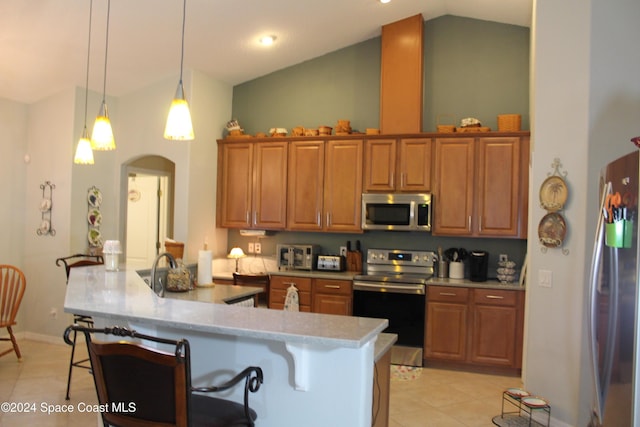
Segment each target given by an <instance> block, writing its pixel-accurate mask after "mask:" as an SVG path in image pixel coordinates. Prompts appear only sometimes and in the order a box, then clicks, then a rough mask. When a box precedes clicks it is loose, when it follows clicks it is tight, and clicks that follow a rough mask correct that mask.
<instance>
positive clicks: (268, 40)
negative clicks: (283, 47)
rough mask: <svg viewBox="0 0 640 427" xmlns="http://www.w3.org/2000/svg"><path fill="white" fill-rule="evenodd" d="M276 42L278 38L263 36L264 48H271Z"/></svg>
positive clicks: (261, 40) (261, 39)
mask: <svg viewBox="0 0 640 427" xmlns="http://www.w3.org/2000/svg"><path fill="white" fill-rule="evenodd" d="M275 41H276V36H262V37H260V44H262V45H264V46H271V45H272V44H274V43H275Z"/></svg>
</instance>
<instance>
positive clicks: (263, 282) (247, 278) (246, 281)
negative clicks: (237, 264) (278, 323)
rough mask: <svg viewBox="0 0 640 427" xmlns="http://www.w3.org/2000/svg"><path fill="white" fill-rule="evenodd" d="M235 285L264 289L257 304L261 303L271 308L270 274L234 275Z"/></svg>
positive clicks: (257, 299)
mask: <svg viewBox="0 0 640 427" xmlns="http://www.w3.org/2000/svg"><path fill="white" fill-rule="evenodd" d="M233 284H234V285H240V286H242V285H244V286H255V287H258V288H262V290H263V291H262V292H261V293H260V294H258V296H257V298H256V303H257V302H258V301H261V302H262V303H264V304H266V305H267V307H268V306H269V275H268V274H240V273H233Z"/></svg>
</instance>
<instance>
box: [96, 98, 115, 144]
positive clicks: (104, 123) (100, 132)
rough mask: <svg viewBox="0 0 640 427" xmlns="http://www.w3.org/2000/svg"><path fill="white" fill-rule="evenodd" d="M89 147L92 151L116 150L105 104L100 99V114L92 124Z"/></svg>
mask: <svg viewBox="0 0 640 427" xmlns="http://www.w3.org/2000/svg"><path fill="white" fill-rule="evenodd" d="M91 146H92V147H93V149H94V150H98V151H110V150H115V149H116V141H115V139H114V138H113V130H112V129H111V121H110V120H109V114H108V113H107V103H106V102H105V100H104V99H102V105H101V106H100V112H99V113H98V117H96V122H95V123H94V124H93V133H92V134H91Z"/></svg>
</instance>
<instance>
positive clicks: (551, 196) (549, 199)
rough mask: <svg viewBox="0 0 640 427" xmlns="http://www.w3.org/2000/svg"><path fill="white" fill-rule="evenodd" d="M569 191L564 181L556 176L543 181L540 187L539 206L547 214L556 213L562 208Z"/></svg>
mask: <svg viewBox="0 0 640 427" xmlns="http://www.w3.org/2000/svg"><path fill="white" fill-rule="evenodd" d="M568 195H569V190H568V189H567V184H566V183H565V182H564V179H562V178H561V177H559V176H557V175H553V176H550V177H549V178H547V179H545V180H544V182H543V183H542V185H541V186H540V205H541V206H542V208H543V209H544V210H546V211H549V212H557V211H559V210H560V209H562V208H563V207H564V204H565V202H566V201H567V196H568Z"/></svg>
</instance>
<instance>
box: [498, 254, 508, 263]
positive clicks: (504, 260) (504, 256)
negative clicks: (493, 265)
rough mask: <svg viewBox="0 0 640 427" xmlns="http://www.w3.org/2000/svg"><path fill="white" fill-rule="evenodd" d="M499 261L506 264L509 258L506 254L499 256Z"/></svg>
mask: <svg viewBox="0 0 640 427" xmlns="http://www.w3.org/2000/svg"><path fill="white" fill-rule="evenodd" d="M499 260H500V262H506V261H509V257H508V256H507V254H500V257H499Z"/></svg>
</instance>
